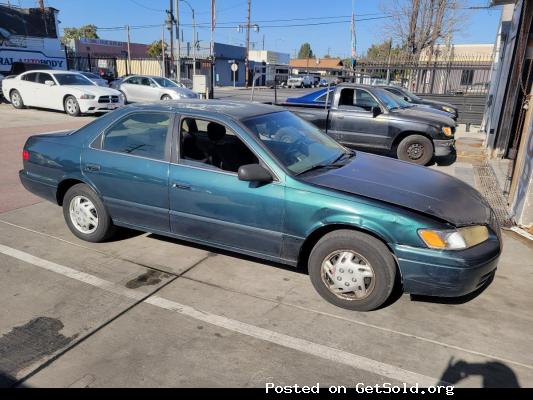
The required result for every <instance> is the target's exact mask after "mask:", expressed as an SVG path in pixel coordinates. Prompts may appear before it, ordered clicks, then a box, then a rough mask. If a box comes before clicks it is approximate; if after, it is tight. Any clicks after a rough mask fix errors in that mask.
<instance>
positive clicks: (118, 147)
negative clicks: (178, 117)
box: [102, 112, 171, 161]
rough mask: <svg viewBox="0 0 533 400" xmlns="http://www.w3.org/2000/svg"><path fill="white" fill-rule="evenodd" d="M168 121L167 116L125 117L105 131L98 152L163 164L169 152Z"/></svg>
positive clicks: (143, 113) (164, 114) (140, 115)
mask: <svg viewBox="0 0 533 400" xmlns="http://www.w3.org/2000/svg"><path fill="white" fill-rule="evenodd" d="M170 120H171V115H170V114H168V113H154V112H139V113H135V114H131V115H128V116H127V117H125V118H123V119H122V120H120V121H119V122H117V123H116V124H115V125H113V126H112V127H111V128H109V129H108V130H107V131H106V133H105V135H104V138H103V143H102V149H103V150H107V151H112V152H115V153H122V154H129V155H132V156H139V157H145V158H150V159H153V160H160V161H164V160H167V159H168V158H169V157H168V155H169V152H170V148H169V146H168V145H167V137H168V131H169V126H170Z"/></svg>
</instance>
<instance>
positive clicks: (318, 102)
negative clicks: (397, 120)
mask: <svg viewBox="0 0 533 400" xmlns="http://www.w3.org/2000/svg"><path fill="white" fill-rule="evenodd" d="M328 92H329V95H328ZM334 93H335V89H321V90H318V91H316V92H312V93H308V94H306V95H304V96H301V97H296V98H295V97H290V98H288V99H287V102H286V104H288V105H309V106H313V105H314V106H317V107H325V106H326V102H328V104H330V105H331V101H332V100H333V95H334ZM390 95H391V96H392V97H393V100H394V101H396V103H398V107H399V109H403V110H405V109H409V108H411V109H415V110H417V111H421V112H425V113H428V114H433V115H436V116H438V117H446V118H452V115H451V114H450V113H447V112H445V111H440V110H437V109H435V108H432V107H429V106H426V105H418V104H411V103H408V102H407V101H405V100H404V99H402V98H400V97H398V96H395V95H394V94H392V93H391V94H390Z"/></svg>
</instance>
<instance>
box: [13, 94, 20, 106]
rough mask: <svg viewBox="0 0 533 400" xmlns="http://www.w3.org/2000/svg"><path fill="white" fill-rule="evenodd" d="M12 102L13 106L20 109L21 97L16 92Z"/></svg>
mask: <svg viewBox="0 0 533 400" xmlns="http://www.w3.org/2000/svg"><path fill="white" fill-rule="evenodd" d="M11 101H12V102H13V104H14V105H15V106H17V107H18V106H19V105H20V96H19V94H18V93H16V92H15V93H13V96H11Z"/></svg>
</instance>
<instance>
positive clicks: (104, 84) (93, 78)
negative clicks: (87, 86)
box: [72, 71, 109, 87]
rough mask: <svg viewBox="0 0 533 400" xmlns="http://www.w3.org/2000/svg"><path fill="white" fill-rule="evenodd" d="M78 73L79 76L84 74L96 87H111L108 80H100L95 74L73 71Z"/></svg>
mask: <svg viewBox="0 0 533 400" xmlns="http://www.w3.org/2000/svg"><path fill="white" fill-rule="evenodd" d="M72 72H77V73H79V74H82V75H83V76H84V77H86V78H87V79H89V80H90V81H91V82H92V83H94V84H95V85H96V86H102V87H109V83H108V82H107V80H105V79H102V78H100V77H99V76H98V75H96V74H95V73H93V72H87V71H72Z"/></svg>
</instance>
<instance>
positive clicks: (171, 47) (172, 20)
mask: <svg viewBox="0 0 533 400" xmlns="http://www.w3.org/2000/svg"><path fill="white" fill-rule="evenodd" d="M169 1H170V11H169V15H168V17H169V19H170V24H168V30H169V31H170V38H172V36H174V2H173V0H169ZM170 59H171V60H174V41H173V40H171V41H170ZM171 69H172V68H171Z"/></svg>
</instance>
